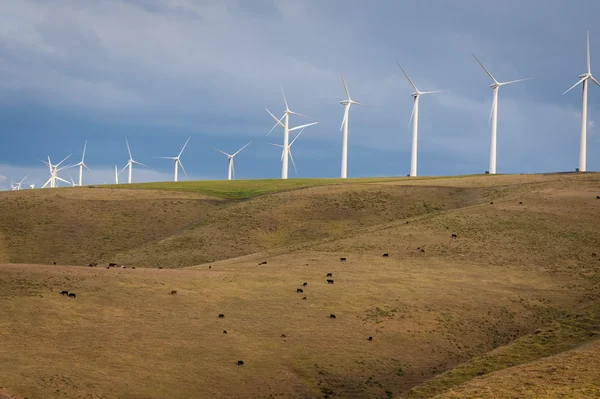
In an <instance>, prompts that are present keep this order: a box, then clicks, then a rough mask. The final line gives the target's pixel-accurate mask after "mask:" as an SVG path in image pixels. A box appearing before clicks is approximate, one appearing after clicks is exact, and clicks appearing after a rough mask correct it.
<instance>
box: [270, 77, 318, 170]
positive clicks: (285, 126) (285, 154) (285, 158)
mask: <svg viewBox="0 0 600 399" xmlns="http://www.w3.org/2000/svg"><path fill="white" fill-rule="evenodd" d="M281 95H282V96H283V102H284V103H285V111H284V112H283V116H282V117H281V119H277V117H276V116H275V115H273V114H272V113H271V111H269V110H268V109H267V112H268V113H269V115H271V117H272V118H273V119H274V120H275V122H276V123H275V126H273V127H272V128H271V130H269V133H267V136H268V135H269V134H271V132H272V131H273V129H275V128H276V127H277V126H281V127H282V128H283V146H282V147H283V157H282V160H281V178H282V179H287V178H288V152H289V148H290V145H289V139H290V135H289V133H290V132H293V131H294V130H300V129H304V128H306V127H308V126H312V125H316V124H317V123H319V122H313V123H308V124H306V125H302V126H296V127H294V128H291V129H290V127H289V121H290V115H297V116H300V117H302V118H306V119H308V117H307V116H304V115H302V114H299V113H297V112H293V111H291V110H290V108H289V107H288V103H287V100H286V99H285V94H284V93H283V89H281ZM281 121H283V123H282V122H281Z"/></svg>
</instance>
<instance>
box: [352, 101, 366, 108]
mask: <svg viewBox="0 0 600 399" xmlns="http://www.w3.org/2000/svg"><path fill="white" fill-rule="evenodd" d="M352 104H356V105H362V106H363V107H364V106H365V104H363V103H359V102H358V101H352Z"/></svg>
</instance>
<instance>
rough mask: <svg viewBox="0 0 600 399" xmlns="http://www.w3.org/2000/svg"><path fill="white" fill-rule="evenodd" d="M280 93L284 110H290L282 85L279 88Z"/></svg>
mask: <svg viewBox="0 0 600 399" xmlns="http://www.w3.org/2000/svg"><path fill="white" fill-rule="evenodd" d="M281 95H282V96H283V102H284V104H285V110H286V111H289V110H290V108H289V107H288V103H287V100H286V99H285V94H284V93H283V87H282V88H281Z"/></svg>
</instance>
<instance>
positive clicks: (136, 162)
mask: <svg viewBox="0 0 600 399" xmlns="http://www.w3.org/2000/svg"><path fill="white" fill-rule="evenodd" d="M131 162H132V163H135V164H138V165H140V166H144V167H146V168H149V167H150V166H148V165H144V164H143V163H141V162H138V161H134V160H132V161H131Z"/></svg>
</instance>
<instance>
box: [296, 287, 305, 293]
mask: <svg viewBox="0 0 600 399" xmlns="http://www.w3.org/2000/svg"><path fill="white" fill-rule="evenodd" d="M296 292H298V293H303V292H304V290H303V289H302V288H298V289H297V290H296Z"/></svg>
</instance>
